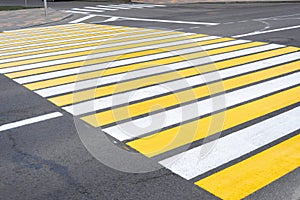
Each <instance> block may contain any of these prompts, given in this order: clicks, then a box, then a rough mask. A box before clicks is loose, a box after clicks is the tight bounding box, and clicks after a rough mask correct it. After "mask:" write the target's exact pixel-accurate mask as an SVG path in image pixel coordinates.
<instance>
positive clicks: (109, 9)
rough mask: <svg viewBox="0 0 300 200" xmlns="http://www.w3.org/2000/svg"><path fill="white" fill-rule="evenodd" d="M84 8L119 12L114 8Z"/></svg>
mask: <svg viewBox="0 0 300 200" xmlns="http://www.w3.org/2000/svg"><path fill="white" fill-rule="evenodd" d="M84 8H87V9H93V10H108V11H114V10H117V9H113V8H100V7H91V6H86V7H84Z"/></svg>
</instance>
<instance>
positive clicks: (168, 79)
mask: <svg viewBox="0 0 300 200" xmlns="http://www.w3.org/2000/svg"><path fill="white" fill-rule="evenodd" d="M293 51H295V50H294V48H292V49H287V50H286V51H282V52H281V53H289V52H293ZM277 53H278V52H277ZM275 55H276V54H275ZM275 55H273V56H275ZM266 56H269V57H270V55H268V54H266ZM299 56H300V53H291V54H287V55H283V56H278V57H274V58H271V59H268V60H262V61H257V62H252V63H249V64H244V65H239V64H242V63H245V62H246V63H247V60H246V61H244V62H241V61H240V62H236V63H234V64H235V65H236V67H232V66H234V64H231V63H230V65H224V64H222V62H220V63H215V64H214V66H211V65H209V64H208V65H206V66H201V65H200V66H198V67H196V66H197V65H196V64H203V62H206V61H205V60H203V59H196V60H194V61H192V63H193V64H195V65H196V66H195V68H193V67H191V66H190V64H189V63H187V62H182V63H175V64H170V65H165V70H164V68H162V67H157V68H156V70H159V71H157V72H158V76H154V77H152V76H151V77H148V76H146V77H145V78H139V79H136V78H134V79H132V78H131V77H138V76H143V75H145V74H146V75H147V71H145V72H146V73H143V72H140V71H136V72H135V73H134V72H132V74H130V75H129V76H128V78H127V79H129V80H132V81H131V82H124V83H123V81H126V78H123V75H122V74H119V75H115V76H108V77H103V78H101V83H103V85H105V86H104V87H101V88H98V89H99V91H101V95H98V94H97V93H96V92H95V94H94V93H93V91H90V92H89V93H93V95H95V96H93V97H95V98H96V97H99V96H100V97H101V96H104V97H105V96H107V95H111V94H113V93H114V94H113V97H118V96H120V98H117V99H126V98H124V97H122V96H126V95H128V94H130V93H131V92H132V91H131V90H132V89H134V92H137V93H138V92H141V93H144V94H147V95H143V97H140V99H137V97H136V98H133V99H131V100H132V101H134V102H136V101H139V100H141V99H148V98H150V97H152V98H153V97H154V96H155V95H162V94H163V93H165V92H163V91H161V90H160V89H158V88H157V86H155V85H156V84H160V87H165V88H173V90H172V92H175V90H182V89H184V88H185V86H183V85H182V84H180V81H182V80H180V79H181V78H183V77H185V78H187V79H185V81H186V82H188V83H189V86H190V87H196V86H198V87H201V84H203V83H204V82H203V81H202V79H203V75H202V74H203V73H208V72H213V71H215V70H219V71H218V73H219V76H220V78H221V79H227V78H229V77H232V76H236V75H239V74H244V73H249V72H253V71H257V70H262V69H264V68H268V67H272V66H276V65H280V64H283V63H285V62H291V61H294V60H297V58H298V57H299ZM263 58H264V57H262V58H261V59H263ZM251 61H252V60H250V62H251ZM201 62H202V63H201ZM248 62H249V61H248ZM270 63H272V64H270ZM204 64H205V63H204ZM180 68H183V69H185V70H182V71H180ZM186 68H187V69H186ZM227 68H228V69H227ZM146 70H147V69H146ZM150 70H151V73H153V71H155V68H151V69H148V71H150ZM170 71H171V72H170ZM159 72H169V73H167V74H160V73H159ZM199 73H201V75H199ZM195 75H196V76H195ZM201 77H202V78H201ZM177 79H179V80H177ZM258 79H259V78H258ZM121 80H122V83H119V84H117V85H108V86H106V85H107V84H108V83H113V81H116V82H119V81H121ZM177 82H178V83H177ZM137 85H143V87H144V88H142V89H136V90H135V88H136V87H137ZM146 86H148V87H146ZM171 86H172V87H171ZM115 88H120V89H118V92H120V93H121V94H117V93H116V92H117V91H115ZM126 91H128V92H126ZM154 91H155V92H154ZM124 92H125V93H124ZM168 92H170V91H168ZM204 94H205V93H204ZM75 95H76V94H75ZM80 96H84V98H82V99H88V95H85V92H82V94H81V93H78V94H77V95H76V99H77V101H78V99H80V98H81V97H80ZM111 98H112V96H109V97H105V99H107V101H106V100H105V99H103V98H97V99H93V100H91V101H86V102H84V103H82V104H80V105H78V106H79V107H84V106H85V105H86V106H87V105H91V104H92V105H93V109H95V110H101V109H106V108H107V107H105V105H107V103H105V102H111ZM166 98H167V97H166ZM199 98H200V97H199ZM72 99H73V102H72V101H71V100H69V102H68V103H69V104H70V103H74V102H77V101H75V100H74V96H73V98H72ZM51 101H52V102H54V103H55V104H57V105H59V106H62V105H64V104H66V101H62V98H61V97H57V98H53V99H51ZM100 102H101V103H100ZM123 103H125V102H123ZM120 104H122V102H120ZM76 106H77V105H76V104H75V105H71V106H68V107H65V109H67V110H68V111H69V112H71V113H72V114H75V113H74V112H73V110H74V109H73V107H76ZM110 106H112V104H108V107H110ZM114 106H117V104H116V102H115V105H114ZM87 107H88V106H87ZM142 107H143V108H146V107H145V106H142ZM75 110H77V113H76V114H75V115H81V114H83V113H85V112H91V111H95V110H89V109H84V110H82V111H80V109H77V108H76V109H75ZM107 120H108V118H107Z"/></svg>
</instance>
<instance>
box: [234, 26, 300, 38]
mask: <svg viewBox="0 0 300 200" xmlns="http://www.w3.org/2000/svg"><path fill="white" fill-rule="evenodd" d="M297 28H300V25H297V26H290V27H285V28H277V29H272V30H267V31H255V32H252V33H246V34H241V35H235V36H232V37H234V38H240V37H246V36H251V35H260V34H265V33H273V32H278V31H285V30H290V29H297Z"/></svg>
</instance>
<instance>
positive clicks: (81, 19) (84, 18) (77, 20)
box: [69, 15, 95, 24]
mask: <svg viewBox="0 0 300 200" xmlns="http://www.w3.org/2000/svg"><path fill="white" fill-rule="evenodd" d="M92 17H95V15H88V16H85V17H82V18H79V19H76V20H74V21H71V22H69V23H70V24H75V23H79V22H83V21H85V20H87V19H90V18H92Z"/></svg>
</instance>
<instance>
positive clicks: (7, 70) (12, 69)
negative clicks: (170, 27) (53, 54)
mask: <svg viewBox="0 0 300 200" xmlns="http://www.w3.org/2000/svg"><path fill="white" fill-rule="evenodd" d="M186 35H188V33H186V34H182V35H181V36H186ZM173 36H175V35H173ZM177 36H180V35H177ZM166 37H167V36H166ZM168 37H170V36H169V35H168ZM157 38H158V37H156V39H157ZM152 40H155V38H154V39H153V38H149V39H143V40H130V41H126V42H120V43H111V44H105V45H99V46H98V48H97V49H100V48H108V47H114V46H121V45H127V44H134V43H139V42H146V41H152ZM99 55H101V53H99V54H89V55H87V56H77V57H71V58H64V59H58V60H51V61H45V62H40V63H33V64H28V65H21V66H16V67H8V68H3V69H0V74H1V73H3V74H4V73H10V72H16V71H22V70H28V69H35V68H40V67H46V66H51V65H58V64H64V63H69V62H76V61H84V60H86V59H93V58H99Z"/></svg>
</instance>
